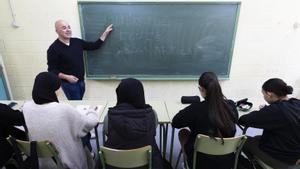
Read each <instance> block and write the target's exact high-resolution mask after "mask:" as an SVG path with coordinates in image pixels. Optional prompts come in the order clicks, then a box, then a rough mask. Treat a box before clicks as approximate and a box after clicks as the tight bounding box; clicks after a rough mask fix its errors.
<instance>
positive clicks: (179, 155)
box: [175, 149, 182, 169]
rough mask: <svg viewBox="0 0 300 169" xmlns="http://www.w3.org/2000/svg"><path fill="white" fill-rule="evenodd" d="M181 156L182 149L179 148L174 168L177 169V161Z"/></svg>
mask: <svg viewBox="0 0 300 169" xmlns="http://www.w3.org/2000/svg"><path fill="white" fill-rule="evenodd" d="M181 156H182V149H180V152H179V154H178V157H177V161H176V165H175V169H177V167H178V163H179V161H180V157H181Z"/></svg>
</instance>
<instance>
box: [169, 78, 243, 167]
mask: <svg viewBox="0 0 300 169" xmlns="http://www.w3.org/2000/svg"><path fill="white" fill-rule="evenodd" d="M198 82H199V90H200V94H201V96H202V97H203V98H204V101H202V102H199V103H192V104H191V105H190V106H188V107H186V108H184V109H183V110H181V111H179V113H178V114H176V115H175V117H174V118H173V120H172V126H173V127H175V128H183V127H188V129H181V130H180V131H179V133H178V138H179V141H180V144H181V147H182V150H183V152H184V155H185V157H186V158H187V162H188V165H189V167H190V168H192V166H193V164H192V163H193V151H194V144H195V139H196V136H197V134H205V135H208V136H211V137H219V138H226V137H233V136H234V135H235V132H236V127H235V123H236V122H237V118H238V113H237V110H236V108H235V104H234V102H233V101H231V100H226V98H225V97H224V95H223V93H222V89H221V86H220V84H219V82H218V79H217V76H216V75H215V74H214V73H213V72H205V73H203V74H202V75H201V76H200V78H199V81H198ZM233 163H234V154H229V155H223V156H208V155H204V154H201V153H198V154H197V168H201V169H231V168H232V167H233Z"/></svg>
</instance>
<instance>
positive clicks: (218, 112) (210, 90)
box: [198, 72, 237, 138]
mask: <svg viewBox="0 0 300 169" xmlns="http://www.w3.org/2000/svg"><path fill="white" fill-rule="evenodd" d="M198 82H199V85H200V86H201V87H203V88H204V89H205V91H206V97H205V100H206V101H207V102H208V112H209V114H208V118H209V121H210V122H211V123H212V124H213V126H214V127H215V130H214V131H210V136H211V137H215V136H216V137H221V138H223V137H224V136H228V135H230V134H231V133H232V131H233V130H235V123H236V122H237V117H235V115H234V112H233V110H232V109H231V108H230V107H229V105H228V104H227V102H226V98H225V96H224V95H223V93H222V89H221V86H220V84H219V81H218V78H217V76H216V75H215V74H214V73H213V72H205V73H203V74H202V75H201V76H200V78H199V81H198Z"/></svg>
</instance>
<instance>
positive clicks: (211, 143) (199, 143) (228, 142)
mask: <svg viewBox="0 0 300 169" xmlns="http://www.w3.org/2000/svg"><path fill="white" fill-rule="evenodd" d="M246 139H247V137H246V136H245V135H241V136H238V137H231V138H223V140H222V139H221V138H210V137H209V136H206V135H203V134H198V135H197V138H196V141H195V145H194V159H193V169H195V168H196V159H197V157H196V155H197V152H201V153H203V154H209V155H226V154H230V153H235V161H234V169H236V168H237V162H238V157H239V154H240V152H241V149H242V147H243V145H244V143H245V141H246Z"/></svg>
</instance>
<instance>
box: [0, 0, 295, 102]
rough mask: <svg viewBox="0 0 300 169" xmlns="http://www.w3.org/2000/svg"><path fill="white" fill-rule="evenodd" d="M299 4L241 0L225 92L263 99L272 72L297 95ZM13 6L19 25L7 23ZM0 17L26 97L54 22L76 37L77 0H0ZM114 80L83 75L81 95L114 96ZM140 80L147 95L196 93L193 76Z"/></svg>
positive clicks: (11, 69)
mask: <svg viewBox="0 0 300 169" xmlns="http://www.w3.org/2000/svg"><path fill="white" fill-rule="evenodd" d="M205 1H210V0H205ZM218 1H220V0H218ZM10 2H11V3H12V6H10ZM299 6H300V1H299V0H241V10H240V17H239V22H238V29H237V34H236V40H235V46H234V53H233V57H232V64H231V73H230V78H229V79H228V80H223V81H222V82H221V85H222V87H223V90H224V93H225V95H226V96H227V97H228V98H234V99H237V98H245V97H248V98H250V99H251V100H253V101H255V102H256V101H257V102H260V101H263V100H262V96H261V85H262V83H263V82H264V81H265V80H266V79H268V78H271V77H279V78H283V79H284V80H285V81H286V82H288V83H289V84H290V85H292V86H293V87H294V88H295V93H294V96H300V93H299V88H300V66H299V65H300V56H299V54H300V47H299V44H300V10H299ZM12 10H13V11H14V14H15V16H16V23H15V24H16V25H17V26H19V27H14V26H12V21H13V18H12ZM0 18H1V19H0V53H1V54H2V56H3V60H4V63H5V66H6V70H7V74H8V80H9V82H10V85H11V86H10V87H11V91H12V95H13V98H14V99H17V100H18V99H30V98H31V89H32V85H33V81H34V77H35V75H36V74H37V73H39V72H41V71H45V70H46V69H47V60H46V51H47V49H48V47H49V45H50V44H51V43H52V42H53V41H54V40H55V39H56V37H57V35H56V33H55V31H54V22H55V21H56V20H57V19H60V18H62V19H65V20H67V21H68V22H69V23H70V25H71V27H72V29H73V36H75V37H81V32H80V23H79V14H78V6H77V1H76V0H64V1H62V0H51V1H47V0H26V1H22V0H1V1H0ZM114 31H117V30H114ZM99 34H100V32H99ZM118 83H119V81H117V80H114V81H101V80H87V83H86V84H87V86H86V87H87V91H86V94H85V99H107V100H114V99H115V88H116V86H117V84H118ZM143 83H144V86H145V93H146V97H147V98H150V99H156V98H162V99H166V100H167V99H169V100H179V98H180V96H182V95H195V94H198V93H199V92H198V88H197V81H143ZM60 98H61V99H64V98H65V97H64V95H63V94H61V95H60Z"/></svg>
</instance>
